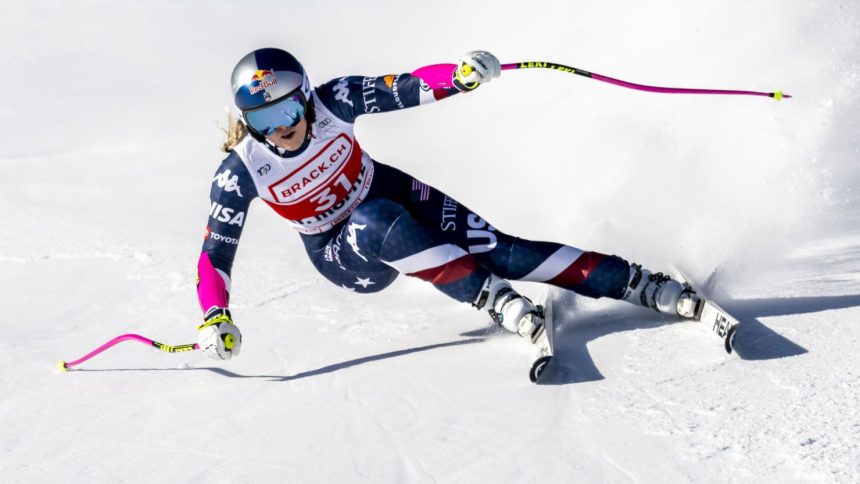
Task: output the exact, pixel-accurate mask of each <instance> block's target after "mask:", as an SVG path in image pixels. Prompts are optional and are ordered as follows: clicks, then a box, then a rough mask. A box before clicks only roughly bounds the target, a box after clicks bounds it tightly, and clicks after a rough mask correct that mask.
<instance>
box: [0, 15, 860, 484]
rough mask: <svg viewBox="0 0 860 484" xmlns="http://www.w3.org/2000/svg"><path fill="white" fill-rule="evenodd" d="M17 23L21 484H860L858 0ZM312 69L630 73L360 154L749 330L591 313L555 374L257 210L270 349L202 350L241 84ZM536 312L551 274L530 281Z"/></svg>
mask: <svg viewBox="0 0 860 484" xmlns="http://www.w3.org/2000/svg"><path fill="white" fill-rule="evenodd" d="M605 3H606V4H599V3H597V2H589V3H584V2H576V3H573V4H572V3H571V2H562V1H548V2H540V3H534V4H532V5H530V8H529V7H526V6H524V5H523V4H522V3H521V2H516V3H514V2H493V3H492V7H489V4H481V3H480V2H472V3H466V4H461V3H457V2H449V1H441V2H434V3H433V4H432V5H426V6H422V7H417V6H413V5H412V4H408V3H403V2H392V1H376V2H360V3H359V2H347V1H332V2H325V3H321V2H274V1H257V2H253V3H239V2H227V1H217V2H202V1H188V2H181V3H179V2H145V3H129V2H103V1H86V2H75V3H74V5H73V4H72V2H68V3H62V4H61V3H59V2H44V1H31V2H6V3H4V5H3V10H4V15H3V16H2V17H0V47H2V48H0V66H2V72H3V76H2V77H0V87H2V88H0V93H2V94H0V146H2V148H0V170H2V173H3V176H2V177H0V207H2V210H0V227H2V228H0V275H2V276H3V277H0V301H2V303H3V304H2V307H3V317H2V318H0V327H2V330H3V337H2V338H0V428H2V429H3V430H2V432H0V475H3V481H4V482H26V483H34V482H36V483H38V482H45V483H53V482H119V481H124V482H166V481H169V482H231V483H232V482H254V483H257V482H517V483H522V482H541V483H544V482H570V481H577V482H780V483H784V482H846V483H847V482H857V481H860V464H858V462H860V415H858V407H860V353H858V351H857V348H858V344H860V341H858V340H860V327H858V325H857V321H858V320H860V317H858V316H860V309H858V308H860V276H858V273H860V270H859V269H860V228H858V227H860V225H858V222H860V210H858V208H860V205H858V204H860V199H858V192H857V189H856V187H857V186H858V182H860V171H858V167H860V166H858V165H859V164H858V160H860V156H858V143H857V133H858V132H860V125H858V124H860V121H858V117H857V113H858V108H860V103H858V95H857V91H858V87H860V86H858V83H860V64H858V59H860V52H858V50H860V6H858V5H857V3H856V2H852V1H847V0H828V1H823V0H820V1H819V0H813V1H798V0H789V1H776V0H763V1H760V2H753V3H750V2H741V1H738V0H730V1H723V2H688V1H687V2H685V1H681V0H669V1H664V2H657V3H653V2H648V3H642V2H636V1H632V0H622V1H617V2H605ZM263 45H272V46H280V47H284V48H287V49H289V50H291V51H292V52H293V53H294V54H296V55H297V56H298V57H299V58H300V59H302V60H303V62H304V63H305V65H306V67H307V68H308V69H309V70H310V72H311V74H312V76H313V79H314V80H315V81H316V82H323V81H325V80H328V79H330V78H333V77H336V76H339V75H345V74H367V75H376V74H385V73H390V72H403V71H410V70H412V69H414V68H416V67H419V66H421V65H425V64H431V63H437V62H451V61H453V60H454V59H456V58H457V57H458V56H459V55H460V54H462V53H463V52H465V51H467V50H471V49H476V48H483V49H488V50H490V51H492V52H494V53H495V54H497V55H498V56H499V58H500V59H501V60H502V61H503V62H512V61H519V60H549V61H555V62H560V63H565V64H570V65H574V66H577V67H581V68H584V69H589V70H593V71H595V72H599V73H603V74H606V75H610V76H614V77H619V78H622V79H628V80H631V81H634V82H640V83H646V84H658V85H674V86H689V87H714V88H737V89H754V90H774V89H784V90H785V91H786V92H788V93H790V94H793V95H794V96H795V98H794V99H791V100H787V101H783V102H780V103H776V102H773V101H770V100H764V99H758V98H740V97H739V98H729V97H716V96H714V97H695V96H666V95H657V94H647V93H638V92H633V91H629V90H625V89H621V88H618V87H614V86H610V85H606V84H602V83H599V82H595V81H591V80H587V79H584V78H580V77H577V76H570V75H565V74H561V73H558V72H541V71H537V70H535V71H522V72H506V73H505V74H504V75H503V76H502V78H501V79H499V80H497V81H494V82H493V83H492V84H490V85H487V86H483V87H481V89H480V90H479V91H478V92H476V93H475V94H471V95H468V96H459V97H458V98H456V99H452V100H449V101H446V102H443V103H439V104H436V105H432V106H428V107H424V108H421V109H414V110H410V111H404V112H402V113H396V114H394V113H392V114H389V115H386V116H376V117H373V116H368V117H364V118H362V119H361V121H360V122H359V124H358V128H357V134H358V136H359V137H360V139H361V140H362V147H363V148H364V149H366V150H367V151H368V152H369V153H371V155H372V156H374V157H375V158H377V159H379V160H380V161H383V162H386V163H390V164H393V165H395V166H397V167H399V168H401V169H404V170H406V171H408V172H410V173H412V174H414V175H416V176H418V177H420V178H422V179H424V180H425V181H427V182H429V183H431V184H433V185H436V186H438V187H440V188H442V189H443V190H445V191H446V192H448V193H450V194H451V195H452V196H454V197H456V198H458V199H460V200H461V201H463V202H464V203H467V204H468V205H469V206H470V208H472V209H474V210H476V211H477V212H478V213H480V214H482V215H483V216H485V217H486V218H487V219H489V220H491V221H492V222H493V224H494V225H495V226H497V227H499V228H500V229H501V230H504V231H507V232H510V233H515V234H520V235H524V236H528V237H532V238H538V239H548V240H558V241H564V242H567V243H570V244H574V245H576V246H579V247H583V248H588V249H594V250H599V251H603V252H609V253H616V254H619V255H622V256H624V257H625V258H628V259H629V260H634V261H638V262H642V263H644V264H646V265H647V266H650V267H653V268H655V269H658V270H660V269H662V268H666V267H668V266H669V264H673V263H675V264H678V265H680V266H682V267H684V268H685V269H686V270H687V271H688V272H690V273H691V275H692V276H693V277H695V278H697V279H699V280H702V281H704V280H706V279H707V280H708V281H709V282H708V288H709V289H710V290H711V291H713V292H714V293H716V294H718V295H720V297H721V301H722V302H724V306H726V307H727V309H729V310H731V311H733V312H734V313H735V314H736V315H737V316H739V317H740V318H741V319H742V320H743V321H744V324H743V327H742V329H741V331H740V333H739V336H738V352H737V353H738V355H737V356H727V355H725V354H724V353H723V352H722V351H721V349H720V347H719V343H718V341H717V340H716V339H715V338H714V337H713V336H711V335H710V334H708V333H707V332H706V331H704V330H703V328H700V327H698V326H696V325H695V324H691V323H675V322H674V321H672V320H671V319H665V318H661V317H659V316H657V315H655V314H653V313H650V312H648V311H642V310H639V309H637V308H633V307H630V306H628V305H625V304H620V303H616V302H613V301H591V300H584V299H581V298H573V296H571V294H569V293H563V292H561V291H554V292H553V294H554V297H556V299H557V300H558V301H559V302H567V303H569V310H568V311H566V312H565V314H563V315H562V317H561V319H560V321H559V324H558V328H557V332H556V341H558V353H559V357H558V358H557V360H558V362H559V364H558V365H557V366H556V367H555V368H554V369H553V374H552V375H551V376H552V378H551V380H552V381H551V383H553V384H551V385H546V386H534V385H532V384H530V383H529V382H528V380H527V376H526V361H527V360H528V358H529V356H530V354H531V352H532V349H531V348H529V347H528V346H526V345H523V344H522V342H521V341H518V340H517V338H515V337H512V336H509V335H503V334H499V333H498V332H496V331H494V330H492V329H490V328H488V324H487V318H486V316H485V315H482V314H479V313H477V312H476V311H474V310H473V309H471V308H469V307H468V306H461V305H457V304H454V303H451V302H449V301H448V300H447V299H446V298H445V297H444V296H442V295H441V294H438V293H436V292H435V291H434V290H433V289H432V288H430V287H427V286H426V285H425V284H423V283H421V282H420V281H415V280H407V279H405V278H404V279H403V280H400V281H398V282H397V283H396V284H395V285H394V286H393V287H392V288H390V289H389V290H387V291H386V292H385V293H384V294H382V295H372V296H358V295H354V294H350V293H346V292H344V291H342V290H339V289H337V288H335V287H333V286H331V285H329V284H328V283H327V282H325V281H324V280H323V279H322V278H321V277H320V276H318V275H317V274H316V273H315V272H314V270H313V268H312V266H311V265H310V263H309V262H308V261H307V260H306V259H305V256H304V252H303V249H302V247H301V244H300V242H299V240H298V237H297V236H296V235H295V234H293V233H292V232H291V230H290V229H289V228H287V227H286V226H285V225H284V224H283V223H282V222H281V221H279V220H278V218H277V216H276V215H275V214H274V213H271V211H269V210H267V209H265V208H261V207H260V206H254V207H252V210H251V212H252V213H251V214H250V215H249V223H248V225H247V228H246V230H245V234H244V236H243V241H242V247H241V249H240V251H239V257H238V260H237V263H236V266H235V269H234V285H233V288H234V293H233V301H234V303H235V304H234V305H233V308H234V316H235V318H236V321H237V323H238V325H239V326H240V328H241V329H242V331H243V334H244V346H243V354H242V355H241V356H240V357H239V358H237V359H236V360H234V361H230V362H227V363H224V364H216V363H214V362H211V361H208V360H207V359H205V358H204V357H203V356H202V355H199V354H196V353H191V354H177V355H167V354H160V353H158V352H156V351H154V350H152V349H149V348H146V347H144V346H143V345H138V344H134V343H124V344H123V345H121V346H118V347H116V348H115V349H112V350H110V351H109V352H106V353H105V354H103V355H101V356H99V357H97V358H96V359H94V360H92V361H91V362H89V363H87V364H85V365H83V366H82V367H81V369H80V370H79V371H74V372H70V373H60V372H58V371H56V370H55V369H54V365H55V363H56V361H57V360H60V359H66V360H71V359H73V358H77V357H78V356H80V355H82V354H84V353H86V352H87V351H89V350H90V349H91V348H93V347H95V346H97V345H99V344H101V343H102V342H104V341H106V340H107V339H109V338H111V337H113V336H115V335H118V334H122V333H126V332H137V333H141V334H144V335H146V336H149V337H151V338H154V339H156V340H159V341H162V342H165V343H169V344H180V343H186V342H192V341H193V340H194V338H195V330H194V325H195V324H196V323H197V321H198V319H199V308H198V307H197V301H196V295H195V291H194V276H195V273H194V270H195V265H196V260H197V255H198V253H199V247H200V243H201V236H202V232H203V228H204V227H205V218H206V214H207V211H208V199H207V195H208V190H209V182H210V179H211V178H210V177H211V174H212V172H213V170H214V168H215V166H216V165H217V163H218V162H219V160H220V159H221V154H219V152H218V151H217V146H218V144H219V143H220V139H221V134H220V132H219V131H218V130H217V128H216V122H219V121H221V119H222V116H223V106H224V104H225V103H226V102H227V100H228V89H227V77H228V75H229V72H230V69H231V68H232V66H233V63H234V62H235V61H236V59H238V58H239V57H241V56H242V55H243V54H245V53H246V52H248V51H250V50H252V49H254V48H256V47H259V46H263ZM520 287H521V288H522V289H523V290H524V291H525V292H527V293H528V294H532V295H535V296H537V295H538V294H540V293H541V291H543V289H542V288H541V287H539V286H537V285H530V284H523V285H522V286H520Z"/></svg>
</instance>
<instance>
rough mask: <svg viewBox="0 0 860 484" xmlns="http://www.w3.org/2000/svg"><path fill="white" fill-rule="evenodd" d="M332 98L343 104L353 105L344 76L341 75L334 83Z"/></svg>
mask: <svg viewBox="0 0 860 484" xmlns="http://www.w3.org/2000/svg"><path fill="white" fill-rule="evenodd" d="M334 98H335V99H336V100H338V101H340V102H342V103H344V104H349V105H350V106H353V104H352V101H351V100H350V99H349V88H348V87H347V85H346V78H345V77H342V78H341V79H340V81H338V82H337V84H335V85H334Z"/></svg>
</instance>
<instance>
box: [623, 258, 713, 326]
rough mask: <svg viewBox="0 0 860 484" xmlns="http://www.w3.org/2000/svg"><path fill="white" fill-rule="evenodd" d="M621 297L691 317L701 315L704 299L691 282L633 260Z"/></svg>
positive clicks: (631, 301) (635, 302)
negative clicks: (685, 281)
mask: <svg viewBox="0 0 860 484" xmlns="http://www.w3.org/2000/svg"><path fill="white" fill-rule="evenodd" d="M621 300H622V301H627V302H629V303H631V304H638V305H642V306H645V307H646V308H651V309H653V310H655V311H657V312H660V313H665V314H672V315H678V316H681V317H682V318H688V319H697V318H698V316H699V313H700V311H701V308H702V301H703V300H702V298H701V297H699V295H698V294H696V291H694V290H693V288H691V287H690V286H689V285H688V284H682V283H680V282H678V281H676V280H674V279H672V278H671V277H669V276H666V275H663V273H662V272H657V273H652V272H651V271H649V270H648V269H643V268H642V266H641V265H639V264H630V279H629V280H628V281H627V286H626V287H625V288H624V295H623V296H622V297H621Z"/></svg>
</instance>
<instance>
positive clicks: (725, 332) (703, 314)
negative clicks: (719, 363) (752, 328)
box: [675, 269, 740, 354]
mask: <svg viewBox="0 0 860 484" xmlns="http://www.w3.org/2000/svg"><path fill="white" fill-rule="evenodd" d="M675 272H677V274H678V279H679V280H680V281H681V282H682V283H684V284H686V285H688V286H690V288H691V289H693V290H694V291H696V294H698V295H699V297H700V298H702V300H701V301H700V302H699V305H698V307H697V308H696V315H695V316H694V317H693V320H695V321H699V322H701V323H704V324H705V327H706V328H708V329H709V330H710V331H711V332H713V333H714V334H715V335H717V336H718V337H719V338H720V339H721V340H722V342H723V347H724V348H725V350H726V353H729V354H731V353H732V351H734V345H735V335H736V334H737V331H738V326H739V325H740V321H738V319H737V318H735V317H734V316H732V315H731V314H729V313H728V311H726V310H724V309H723V308H721V307H720V306H718V305H717V303H715V302H714V301H713V300H711V299H709V298H708V297H707V296H706V295H705V294H704V293H703V292H702V291H701V290H699V289H698V288H697V287H695V286H694V285H693V284H692V283H691V282H690V278H688V277H687V276H685V275H684V274H683V273H682V272H681V271H678V270H677V269H676V270H675Z"/></svg>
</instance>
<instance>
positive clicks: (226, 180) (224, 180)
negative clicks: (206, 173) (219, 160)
mask: <svg viewBox="0 0 860 484" xmlns="http://www.w3.org/2000/svg"><path fill="white" fill-rule="evenodd" d="M212 183H217V184H218V187H220V188H223V189H224V191H225V192H236V194H237V195H239V197H242V191H241V190H240V189H239V175H233V176H230V170H224V171H223V172H221V173H219V174H217V175H215V178H213V179H212Z"/></svg>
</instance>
